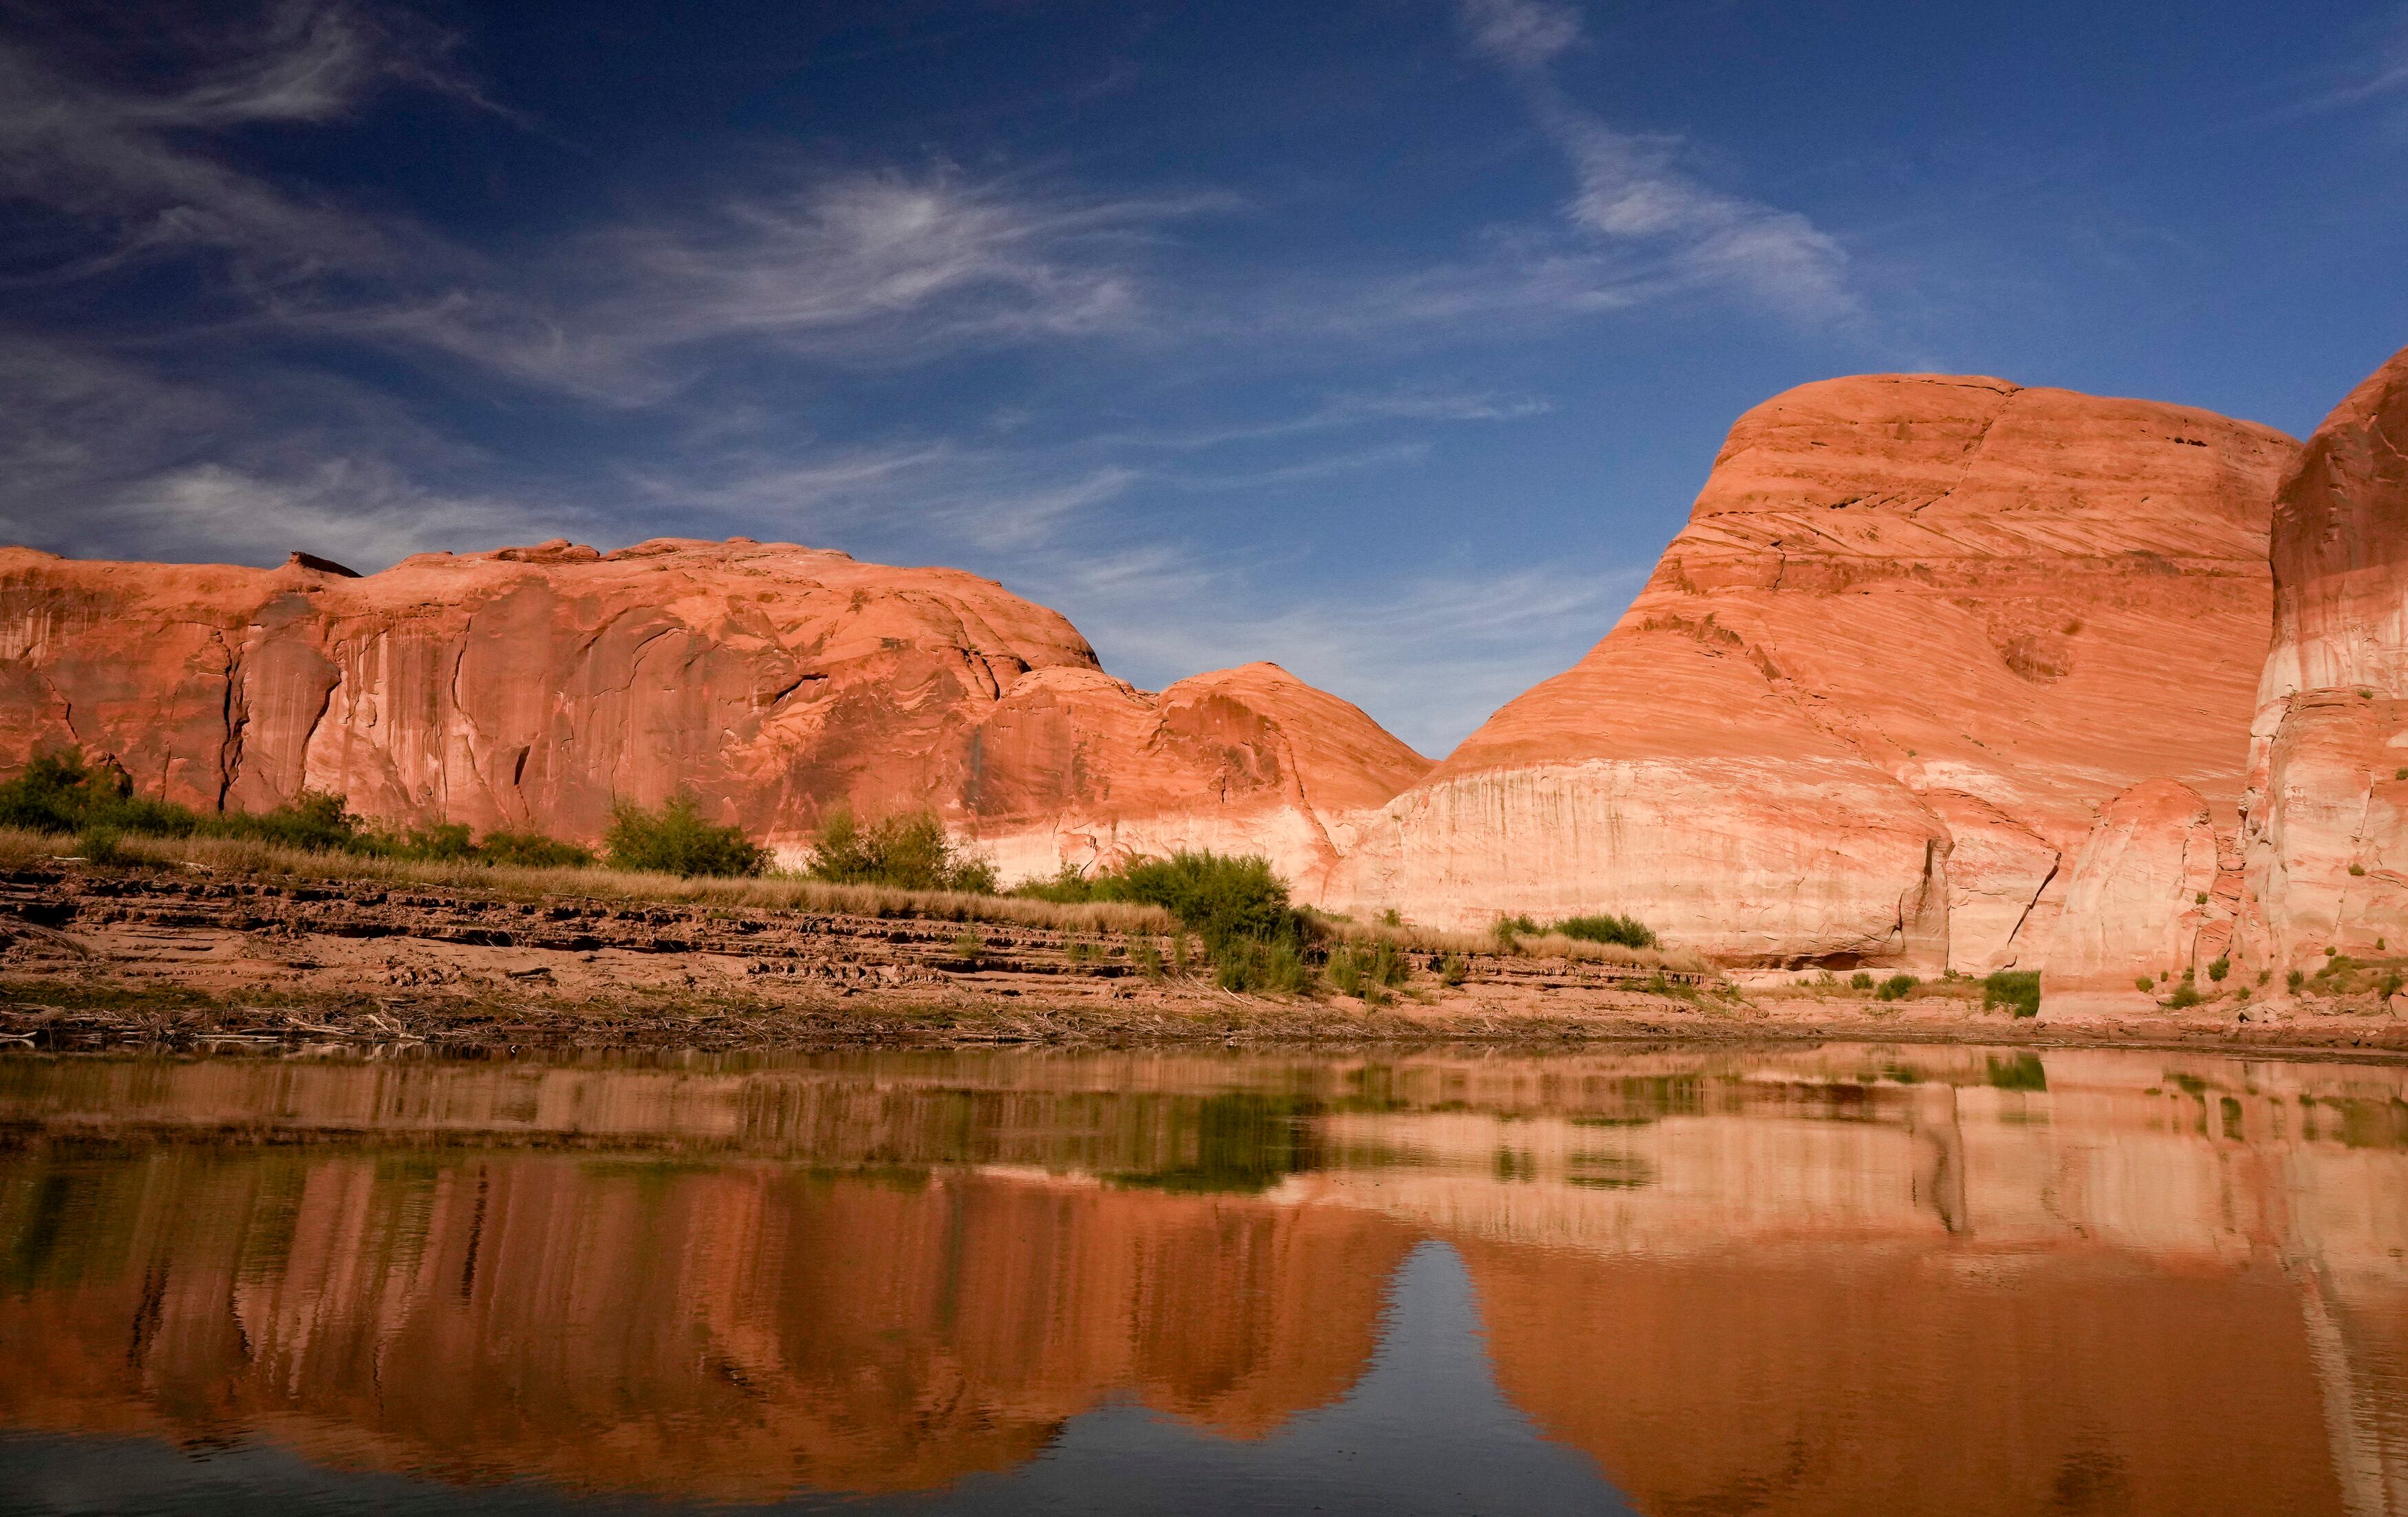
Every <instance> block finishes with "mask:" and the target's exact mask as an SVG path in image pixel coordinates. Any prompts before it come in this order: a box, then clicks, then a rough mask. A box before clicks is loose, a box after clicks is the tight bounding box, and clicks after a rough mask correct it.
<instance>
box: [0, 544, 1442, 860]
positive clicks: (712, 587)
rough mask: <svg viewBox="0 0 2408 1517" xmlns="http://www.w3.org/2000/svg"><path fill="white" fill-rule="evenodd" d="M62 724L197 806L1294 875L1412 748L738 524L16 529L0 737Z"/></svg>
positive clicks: (1293, 698)
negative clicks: (360, 532) (845, 812)
mask: <svg viewBox="0 0 2408 1517" xmlns="http://www.w3.org/2000/svg"><path fill="white" fill-rule="evenodd" d="M55 747H68V748H74V749H77V750H79V751H82V752H84V753H85V754H87V755H88V756H90V757H93V758H94V759H100V760H107V761H111V762H114V763H117V764H119V765H122V766H123V767H124V768H125V769H126V770H127V772H128V773H129V774H131V775H132V776H133V777H134V779H135V780H136V783H137V784H138V785H140V786H141V787H142V788H143V789H144V790H146V791H148V792H150V793H153V794H164V795H165V796H166V797H168V798H169V799H172V800H177V801H180V802H183V803H186V804H189V805H194V806H200V807H205V808H216V807H221V806H225V807H240V808H245V809H265V808H268V807H273V806H275V805H278V804H279V803H282V802H285V801H289V800H291V799H293V798H294V796H296V795H298V794H301V793H302V792H304V791H318V792H325V793H332V794H342V795H345V796H347V797H348V798H349V799H350V801H351V805H352V807H353V808H354V809H357V810H358V811H360V812H361V813H362V814H364V815H366V816H370V817H374V818H378V819H381V820H385V821H390V822H394V823H417V822H424V821H434V820H444V821H452V822H461V823H468V824H469V825H471V826H473V827H476V828H478V829H479V830H480V831H481V830H484V829H488V828H493V827H504V826H507V827H534V828H538V829H541V830H544V831H547V832H552V833H555V834H558V835H562V836H566V837H587V838H590V837H595V836H597V835H598V834H599V833H600V832H601V830H602V829H603V828H604V827H605V826H606V825H607V824H608V823H609V814H610V809H611V806H612V804H613V803H614V801H618V800H628V801H634V802H638V803H641V804H654V803H657V802H659V801H660V800H662V799H664V798H666V797H667V796H668V795H669V794H673V793H676V792H681V791H683V792H688V793H691V794H695V796H697V797H698V798H699V799H700V800H701V801H702V802H703V803H704V807H705V809H706V810H707V811H709V812H710V814H712V815H713V816H714V817H716V818H717V819H719V820H723V821H727V822H733V823H739V824H741V825H743V826H744V827H745V828H746V829H747V830H748V831H750V832H752V833H753V834H754V835H755V836H759V837H766V838H767V840H768V841H769V842H770V843H771V844H772V845H774V846H776V847H778V848H779V849H780V850H781V852H784V853H785V854H787V855H788V856H789V857H792V856H794V855H796V854H797V853H799V852H800V851H801V850H802V849H803V847H804V846H805V845H806V843H807V840H808V839H809V837H810V836H811V835H812V833H813V832H815V831H816V829H817V826H818V824H819V822H820V819H821V818H822V816H823V815H824V812H825V811H826V810H827V809H829V808H831V807H833V806H836V805H839V804H845V805H850V806H852V807H853V808H855V809H860V810H863V811H866V812H870V813H878V812H884V811H890V810H895V809H907V808H917V807H921V806H934V807H935V808H936V809H938V810H939V813H940V814H941V815H942V816H943V817H944V819H945V821H946V823H947V824H948V826H949V827H950V828H951V829H952V830H953V831H954V832H955V833H956V834H957V835H959V836H962V837H968V838H970V839H972V840H974V841H975V842H976V843H977V844H979V845H980V846H982V847H985V848H988V849H989V850H990V851H991V852H995V853H996V855H997V856H998V858H999V860H1000V861H1001V862H1002V863H1003V864H1004V865H1005V866H1006V869H1007V872H1008V873H1051V872H1052V871H1053V870H1054V868H1055V867H1058V866H1060V865H1061V864H1062V863H1065V862H1067V863H1071V864H1074V865H1080V866H1084V865H1086V864H1088V863H1091V862H1092V861H1094V860H1095V859H1096V858H1097V857H1098V856H1101V855H1105V854H1110V853H1113V852H1150V851H1160V850H1163V849H1167V848H1168V847H1173V846H1213V847H1218V848H1223V849H1240V850H1243V851H1246V852H1264V853H1266V854H1268V855H1269V857H1270V858H1271V859H1272V861H1273V863H1274V864H1275V865H1277V866H1279V867H1281V868H1282V869H1283V871H1285V872H1286V873H1288V874H1289V875H1290V877H1291V878H1293V879H1296V880H1298V881H1300V882H1303V883H1305V884H1306V885H1307V886H1308V888H1310V885H1311V883H1312V881H1315V880H1319V879H1321V878H1322V877H1323V876H1325V875H1326V872H1327V871H1328V869H1329V868H1330V866H1332V865H1333V864H1334V863H1335V860H1336V852H1335V849H1334V847H1333V845H1332V843H1331V841H1330V836H1329V828H1330V826H1331V825H1332V824H1333V823H1334V821H1335V819H1337V818H1340V817H1342V816H1345V815H1349V814H1352V813H1354V812H1356V811H1360V810H1363V809H1369V808H1376V807H1378V806H1379V805H1380V804H1382V803H1383V802H1384V801H1385V800H1387V799H1388V798H1389V797H1390V796H1392V795H1394V794H1396V793H1397V792H1398V790H1400V789H1402V788H1403V787H1404V786H1405V785H1407V784H1409V783H1411V782H1412V780H1415V779H1417V778H1419V776H1420V775H1421V774H1422V773H1423V772H1424V771H1425V770H1426V769H1427V767H1428V764H1427V761H1426V760H1424V759H1422V758H1421V757H1420V756H1419V755H1417V754H1415V753H1414V752H1413V751H1412V750H1411V749H1409V748H1407V747H1406V746H1405V745H1404V744H1403V743H1401V742H1399V741H1398V740H1397V739H1396V738H1395V737H1391V736H1389V735H1388V734H1387V733H1386V732H1384V731H1383V730H1382V729H1381V728H1380V727H1379V726H1378V725H1377V723H1373V722H1372V721H1371V720H1370V718H1369V717H1368V716H1365V715H1364V714H1363V713H1362V712H1361V711H1360V710H1358V709H1356V708H1355V707H1353V706H1350V705H1348V704H1347V703H1346V702H1344V701H1341V700H1339V699H1338V698H1336V697H1335V696H1332V695H1328V694H1325V693H1323V692H1321V691H1318V690H1314V689H1313V688H1312V687H1311V686H1309V685H1306V684H1304V683H1303V682H1302V681H1300V680H1296V679H1294V678H1293V677H1291V676H1289V675H1287V674H1286V673H1285V672H1284V671H1283V670H1281V669H1279V668H1278V667H1276V666H1275V665H1267V664H1258V665H1248V666H1246V667H1244V668H1240V669H1231V670H1223V671H1219V672H1216V673H1212V674H1206V675H1199V676H1197V677H1196V678H1194V679H1191V680H1183V681H1181V682H1179V683H1178V684H1176V685H1173V686H1172V687H1170V688H1169V689H1168V690H1167V691H1164V692H1162V693H1161V694H1150V693H1147V692H1144V691H1140V690H1137V689H1134V688H1133V687H1131V686H1129V685H1127V684H1125V683H1124V682H1123V681H1120V680H1114V679H1113V678H1111V676H1110V675H1108V674H1106V673H1105V672H1104V671H1103V669H1102V667H1101V666H1100V665H1098V663H1097V659H1096V655H1095V651H1094V650H1093V649H1091V648H1090V647H1089V646H1088V644H1087V641H1086V639H1085V638H1084V637H1081V636H1080V635H1079V632H1078V630H1077V629H1076V628H1075V627H1073V626H1072V625H1071V624H1070V623H1068V621H1066V620H1065V619H1064V618H1062V617H1061V616H1060V615H1058V614H1056V613H1054V612H1053V611H1050V610H1047V609H1046V608H1042V607H1040V606H1037V605H1034V604H1032V603H1030V602H1028V601H1026V600H1023V599H1021V598H1020V597H1018V596H1016V595H1013V594H1010V593H1009V592H1007V591H1005V590H1004V589H1003V588H1002V587H1001V586H999V585H996V584H995V583H993V582H992V581H989V580H982V579H979V578H977V577H976V576H974V575H970V574H966V573H962V572H960V571H957V570H952V569H936V568H891V567H887V566H884V565H871V564H862V563H857V562H855V561H854V560H853V559H852V558H851V557H849V556H847V555H846V554H843V553H839V552H829V551H815V550H811V549H807V548H799V547H796V546H794V545H792V544H778V543H755V542H751V541H749V540H746V539H741V538H739V539H737V540H734V541H731V542H726V543H710V542H698V541H693V540H686V539H659V540H655V541H652V542H647V543H641V544H638V545H637V546H635V547H631V548H625V549H621V550H619V551H616V552H611V553H599V552H596V551H595V550H593V549H591V548H585V547H580V546H575V545H572V544H569V543H566V542H552V543H547V544H543V545H541V546H538V547H534V548H506V549H502V550H499V551H494V552H486V553H466V554H456V555H455V554H451V553H431V554H421V555H419V556H417V557H414V558H410V559H408V560H405V561H404V562H402V563H400V564H398V565H394V566H393V567H392V568H390V569H387V570H385V571H384V572H382V573H380V574H374V575H369V576H366V577H365V578H363V577H360V576H357V575H353V574H351V572H350V571H348V570H346V569H343V568H341V567H340V566H339V565H333V564H329V563H326V562H325V561H323V560H317V559H311V558H309V557H308V556H307V555H303V554H295V555H294V558H293V561H292V562H290V563H288V564H286V565H283V566H282V567H279V568H277V569H272V570H260V569H248V568H238V567H232V566H227V565H157V564H108V563H88V562H75V561H68V560H64V559H60V558H57V557H54V556H52V555H50V554H47V553H40V552H35V551H29V550H23V549H10V550H0V763H5V764H10V765H13V764H19V763H22V762H23V760H24V759H25V758H26V757H28V756H29V755H31V754H32V753H34V752H36V751H40V750H43V749H45V748H55Z"/></svg>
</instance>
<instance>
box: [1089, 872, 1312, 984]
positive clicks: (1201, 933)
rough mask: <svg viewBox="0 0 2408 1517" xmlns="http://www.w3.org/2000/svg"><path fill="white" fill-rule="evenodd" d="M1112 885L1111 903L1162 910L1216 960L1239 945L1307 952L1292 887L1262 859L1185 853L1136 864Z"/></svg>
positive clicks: (1113, 877)
mask: <svg viewBox="0 0 2408 1517" xmlns="http://www.w3.org/2000/svg"><path fill="white" fill-rule="evenodd" d="M1107 879H1108V880H1109V884H1110V894H1108V895H1106V896H1105V897H1104V898H1105V899H1110V900H1121V901H1136V902H1139V903H1140V904H1143V905H1146V906H1158V907H1161V908H1162V909H1164V910H1166V911H1168V912H1169V913H1170V914H1171V915H1172V916H1175V917H1177V918H1178V919H1179V920H1180V921H1181V922H1182V923H1184V924H1185V925H1186V926H1187V927H1188V928H1189V930H1191V931H1193V932H1194V933H1195V934H1196V935H1197V937H1201V938H1203V939H1204V949H1205V952H1208V953H1211V954H1212V955H1213V957H1214V958H1215V959H1216V960H1217V959H1218V958H1219V957H1220V953H1221V951H1222V950H1223V949H1224V948H1226V947H1227V946H1228V945H1229V944H1231V943H1234V942H1239V941H1248V942H1256V943H1285V944H1288V945H1289V946H1290V947H1292V948H1293V949H1295V950H1296V951H1297V952H1302V950H1303V947H1304V943H1305V937H1306V933H1307V930H1308V929H1307V923H1306V922H1305V919H1304V916H1303V913H1301V912H1299V911H1297V909H1295V908H1294V907H1292V906H1290V905H1289V904H1288V898H1287V882H1286V881H1285V880H1282V879H1280V877H1279V876H1278V875H1276V874H1273V873H1272V872H1271V866H1270V864H1269V861H1268V860H1266V859H1263V858H1261V857H1259V856H1253V855H1250V856H1247V857H1243V858H1229V857H1224V856H1223V855H1221V854H1218V853H1214V852H1210V851H1200V852H1186V851H1184V850H1183V851H1181V852H1176V853H1173V854H1172V855H1171V856H1170V857H1168V858H1167V859H1138V860H1135V861H1133V862H1131V863H1130V864H1128V865H1126V866H1124V867H1123V868H1121V869H1119V870H1118V871H1116V872H1114V873H1113V874H1112V875H1111V876H1109V877H1107ZM1105 882H1106V881H1105V880H1098V881H1097V883H1098V884H1103V883H1105Z"/></svg>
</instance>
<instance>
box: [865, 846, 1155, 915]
mask: <svg viewBox="0 0 2408 1517" xmlns="http://www.w3.org/2000/svg"><path fill="white" fill-rule="evenodd" d="M823 836H824V835H823ZM1109 879H1111V876H1109V875H1105V876H1098V877H1097V879H1094V880H1090V879H1088V878H1087V877H1086V876H1085V875H1084V874H1082V873H1081V872H1080V870H1079V866H1077V865H1074V864H1066V865H1064V866H1062V867H1061V869H1060V871H1059V872H1058V873H1056V874H1055V875H1054V878H1052V879H1051V880H1023V881H1021V882H1020V883H1019V884H1017V885H1014V886H1012V887H1011V894H1014V895H1025V896H1027V897H1028V898H1029V899H1031V900H1038V901H1052V902H1054V904H1055V905H1057V906H1077V905H1080V904H1082V903H1083V902H1086V901H1101V900H1110V899H1111V895H1109V894H1106V892H1108V891H1109V890H1110V888H1111V887H1110V886H1109V885H1108V884H1106V883H1105V882H1104V881H1105V880H1109Z"/></svg>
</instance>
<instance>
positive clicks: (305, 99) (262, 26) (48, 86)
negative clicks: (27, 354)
mask: <svg viewBox="0 0 2408 1517" xmlns="http://www.w3.org/2000/svg"><path fill="white" fill-rule="evenodd" d="M42 37H43V34H34V35H33V36H28V35H26V34H23V33H18V34H13V35H0V196H5V197H6V198H7V199H10V200H14V201H17V202H19V203H20V204H22V205H29V206H37V207H40V208H45V209H46V210H48V211H50V212H52V213H54V214H55V215H56V216H57V217H59V218H61V219H62V220H61V221H60V222H53V223H52V229H53V231H56V232H64V233H66V234H68V236H66V237H65V239H64V240H65V246H64V247H63V248H62V249H61V250H60V254H61V255H60V256H58V257H56V258H54V259H52V260H51V261H50V267H49V268H48V269H47V270H46V271H45V273H46V277H47V278H49V279H51V280H52V281H64V280H72V279H82V278H89V277H91V276H93V275H95V274H99V273H105V272H108V271H109V270H111V269H114V268H117V267H121V266H124V265H129V264H134V263H138V262H141V261H145V260H149V259H155V258H159V257H165V256H171V255H178V254H193V253H207V254H210V255H214V256H215V257H217V258H218V259H219V260H221V262H222V267H223V269H224V271H225V272H227V273H229V274H230V275H231V276H232V277H233V279H234V280H235V282H236V284H237V285H239V286H242V287H244V288H246V289H248V290H250V291H251V293H253V294H254V295H261V296H264V295H265V294H268V293H272V292H277V291H279V290H286V291H289V289H290V288H291V287H294V286H295V285H299V284H302V283H306V282H309V281H317V280H323V279H328V278H330V277H337V276H356V275H359V274H362V273H369V272H391V271H393V270H395V269H398V268H402V267H405V266H415V267H417V268H419V269H422V270H423V268H424V267H425V266H426V261H427V259H428V258H429V257H430V255H431V254H434V253H435V252H436V251H437V249H438V247H439V245H438V244H437V242H436V241H435V240H434V239H429V238H426V237H424V236H420V235H416V234H414V233H413V231H412V230H411V229H410V228H409V227H408V226H407V225H406V224H403V223H401V222H394V221H390V220H385V219H380V218H377V217H373V216H370V215H366V214H364V213H362V212H359V211H357V210H355V209H351V208H346V207H344V206H342V205H340V204H338V203H337V202H335V201H333V200H331V199H328V198H326V197H323V196H320V195H313V194H310V193H306V192H303V191H299V190H294V189H291V188H288V187H286V186H283V185H279V183H277V182H275V181H274V180H273V179H269V178H268V177H266V176H263V175H260V174H256V173H251V172H246V171H244V170H242V169H239V168H237V167H235V166H233V165H231V164H230V163H229V162H227V161H226V160H225V159H224V158H222V156H219V155H217V154H215V153H213V152H211V151H210V150H208V147H207V146H205V143H206V140H207V137H208V134H212V133H223V132H226V131H229V130H232V129H236V128H240V127H246V126H256V125H261V124H275V123H285V124H292V123H308V122H330V121H333V120H335V119H337V118H339V117H341V116H344V115H346V114H348V113H350V112H351V110H353V109H354V108H355V107H357V106H358V105H359V104H360V103H361V102H363V101H364V100H365V99H366V97H367V96H368V95H370V94H372V93H375V92H376V91H377V90H378V89H379V88H380V87H382V86H384V85H387V84H390V83H394V82H407V83H410V84H414V85H417V86H420V87H433V88H437V89H445V90H449V91H451V92H452V93H460V94H463V95H467V96H470V97H473V95H474V91H473V89H471V88H470V87H469V86H468V85H467V84H466V82H465V81H458V80H455V79H454V78H453V76H452V72H451V70H450V69H449V68H448V67H447V66H446V64H445V63H444V60H443V57H442V46H441V43H440V41H439V39H433V38H430V37H429V36H426V35H423V34H421V33H418V32H416V31H415V30H412V29H409V28H406V27H405V28H399V29H396V27H394V26H393V25H388V24H385V23H382V22H380V21H376V20H374V19H372V18H371V17H369V16H368V15H367V14H366V12H364V11H362V10H359V9H357V8H355V7H351V6H349V5H344V4H322V3H320V4H311V3H299V0H291V3H285V4H280V5H278V6H276V7H272V8H271V9H269V10H268V11H266V12H265V14H264V15H260V16H254V17H252V18H251V19H250V20H249V21H248V23H242V22H231V23H222V24H214V25H200V24H194V25H193V26H190V27H188V28H185V29H183V30H180V31H176V32H174V35H172V36H168V37H166V38H165V39H164V41H165V47H166V50H168V51H171V52H172V53H173V54H174V55H175V57H176V61H177V63H178V64H179V65H180V78H179V79H178V81H177V82H174V83H172V84H167V85H165V86H158V85H153V86H151V87H148V88H145V87H142V86H139V85H136V84H132V83H128V82H123V81H122V80H119V79H111V78H108V77H107V76H106V75H105V74H95V73H93V71H90V70H79V69H78V68H77V67H76V66H75V65H74V64H72V63H71V62H70V61H69V60H68V59H67V58H66V57H65V56H64V55H62V54H61V52H60V51H58V50H56V49H54V48H49V47H45V46H44V45H43V41H42V40H39V38H42Z"/></svg>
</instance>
